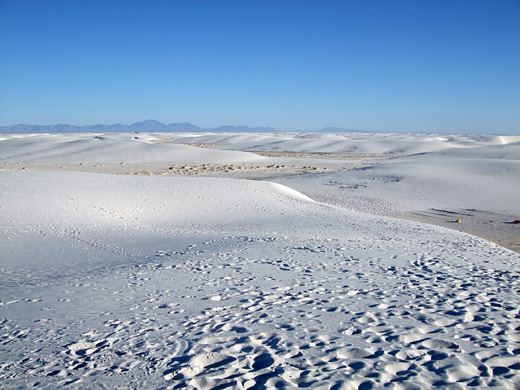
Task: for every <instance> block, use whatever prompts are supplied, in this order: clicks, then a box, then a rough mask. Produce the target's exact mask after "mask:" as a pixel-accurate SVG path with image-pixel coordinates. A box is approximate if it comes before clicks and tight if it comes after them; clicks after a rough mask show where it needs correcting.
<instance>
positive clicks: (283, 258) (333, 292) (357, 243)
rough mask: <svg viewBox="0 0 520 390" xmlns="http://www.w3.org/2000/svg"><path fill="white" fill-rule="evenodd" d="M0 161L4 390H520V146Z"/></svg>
mask: <svg viewBox="0 0 520 390" xmlns="http://www.w3.org/2000/svg"><path fill="white" fill-rule="evenodd" d="M0 166H1V170H0V196H1V198H0V200H1V202H0V208H1V209H0V213H1V214H0V215H1V219H0V229H1V236H0V256H1V257H0V388H2V389H22V388H38V389H56V388H64V389H96V388H100V389H176V388H190V389H235V388H236V389H264V388H286V389H292V388H300V387H302V388H303V387H306V388H310V389H360V390H361V389H380V388H381V389H429V388H441V389H465V388H478V389H487V388H494V389H519V388H520V278H519V277H520V255H519V254H518V252H519V251H520V223H518V222H520V201H518V199H520V136H509V137H499V136H469V135H468V136H462V135H453V136H438V135H403V134H360V133H352V134H350V133H345V134H332V133H323V134H311V133H291V134H289V133H272V134H271V133H270V134H246V133H244V134H238V133H235V134H233V133H229V134H219V133H203V134H174V133H163V134H160V133H149V134H129V133H125V134H40V135H3V136H1V140H0ZM425 222H428V223H425ZM468 233H470V234H468Z"/></svg>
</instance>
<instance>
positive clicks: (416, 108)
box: [0, 0, 520, 134]
mask: <svg viewBox="0 0 520 390" xmlns="http://www.w3.org/2000/svg"><path fill="white" fill-rule="evenodd" d="M145 119H156V120H159V121H161V122H165V123H172V122H191V123H194V124H197V125H199V126H203V127H217V126H221V125H228V124H235V125H247V126H272V127H275V128H277V129H279V130H296V129H300V130H304V129H306V130H317V129H321V128H323V127H326V126H335V127H346V128H350V129H356V130H367V131H404V132H415V131H417V132H441V133H445V132H458V133H502V134H520V1H519V0H488V1H485V0H463V1H458V0H448V1H442V0H440V1H438V0H435V1H433V0H427V1H421V0H409V1H405V0H379V1H377V0H352V1H327V0H325V1H324V0H321V1H317V0H316V1H305V0H292V1H291V0H265V1H253V0H242V1H238V0H237V1H226V0H219V1H217V0H215V1H196V0H192V1H166V0H142V1H139V0H120V1H117V0H84V1H74V0H39V1H30V0H0V125H13V124H18V123H26V124H41V125H43V124H56V123H69V124H76V125H84V124H96V123H104V124H112V123H124V124H131V123H133V122H137V121H141V120H145Z"/></svg>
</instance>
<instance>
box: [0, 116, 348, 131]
mask: <svg viewBox="0 0 520 390" xmlns="http://www.w3.org/2000/svg"><path fill="white" fill-rule="evenodd" d="M321 131H323V132H341V131H352V130H348V129H342V128H337V127H334V128H331V127H328V128H325V129H323V130H321ZM128 132H149V133H153V132H158V133H169V132H176V133H196V132H220V133H224V132H230V133H269V132H278V130H276V129H274V128H272V127H248V126H220V127H216V128H203V127H199V126H196V125H193V124H191V123H170V124H166V123H161V122H158V121H156V120H153V119H149V120H146V121H143V122H136V123H134V124H133V125H122V124H120V123H116V124H114V125H87V126H75V125H45V126H40V125H24V124H20V125H14V126H0V134H32V133H128Z"/></svg>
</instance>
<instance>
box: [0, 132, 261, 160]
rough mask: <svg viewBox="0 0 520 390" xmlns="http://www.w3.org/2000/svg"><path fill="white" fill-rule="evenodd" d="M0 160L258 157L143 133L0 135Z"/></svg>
mask: <svg viewBox="0 0 520 390" xmlns="http://www.w3.org/2000/svg"><path fill="white" fill-rule="evenodd" d="M3 138H4V139H3V140H2V141H1V142H0V155H1V156H2V160H4V161H9V162H14V161H16V162H51V163H80V162H83V163H120V162H129V163H144V162H146V163H151V162H170V163H183V164H185V163H198V162H201V161H204V162H213V163H217V162H218V163H223V162H233V163H236V162H252V161H260V160H261V159H262V158H261V157H260V156H257V155H254V154H251V153H246V152H239V151H233V152H230V151H226V152H222V151H218V150H204V151H203V150H201V149H200V148H194V147H191V146H188V145H182V144H178V143H165V142H162V139H161V138H157V137H155V136H152V135H146V134H128V133H121V134H117V133H116V134H52V135H51V134H41V135H30V136H19V135H17V136H4V137H3Z"/></svg>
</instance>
